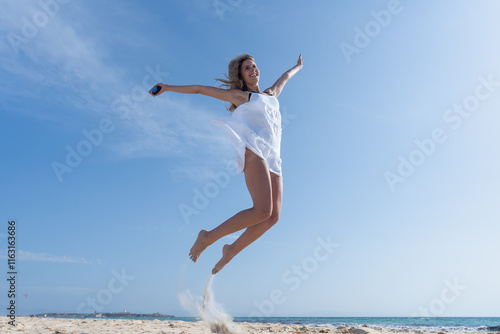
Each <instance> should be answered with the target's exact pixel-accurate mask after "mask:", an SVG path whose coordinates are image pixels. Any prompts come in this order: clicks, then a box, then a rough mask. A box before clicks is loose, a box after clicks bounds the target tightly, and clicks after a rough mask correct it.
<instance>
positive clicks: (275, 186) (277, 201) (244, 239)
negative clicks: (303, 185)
mask: <svg viewBox="0 0 500 334" xmlns="http://www.w3.org/2000/svg"><path fill="white" fill-rule="evenodd" d="M270 175H271V181H272V191H273V213H272V215H271V217H269V218H268V219H267V220H265V221H263V222H260V223H258V224H256V225H253V226H250V227H248V228H247V229H246V231H245V232H244V233H243V234H242V235H241V236H240V237H239V238H238V239H237V240H236V241H235V242H234V243H233V244H232V245H224V248H223V249H222V258H221V259H220V261H219V262H217V264H216V265H215V267H214V269H212V274H214V275H215V274H216V273H218V272H219V271H220V270H221V269H222V268H224V266H225V265H226V264H227V263H228V262H229V261H231V259H232V258H233V257H235V256H236V254H238V253H239V252H241V251H242V250H243V249H244V248H245V247H247V246H248V245H250V244H251V243H252V242H254V241H255V240H257V239H258V238H260V237H261V236H262V235H263V234H264V233H265V232H266V231H267V230H269V229H270V228H271V227H272V226H273V225H274V224H276V222H278V220H279V215H280V211H281V202H282V198H283V180H282V179H281V177H279V176H278V175H276V174H273V173H270Z"/></svg>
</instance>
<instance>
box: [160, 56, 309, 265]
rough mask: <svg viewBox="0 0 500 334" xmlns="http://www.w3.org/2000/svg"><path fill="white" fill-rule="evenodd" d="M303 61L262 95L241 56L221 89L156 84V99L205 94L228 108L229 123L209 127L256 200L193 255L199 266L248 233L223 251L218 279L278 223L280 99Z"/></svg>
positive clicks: (250, 64) (256, 74)
mask: <svg viewBox="0 0 500 334" xmlns="http://www.w3.org/2000/svg"><path fill="white" fill-rule="evenodd" d="M302 63H303V59H302V55H300V56H299V60H298V61H297V65H295V66H294V67H292V68H291V69H289V70H288V71H286V72H285V73H284V74H283V75H282V76H281V77H280V78H279V79H278V80H277V81H276V82H275V83H274V85H272V86H271V87H269V88H267V89H265V90H264V91H263V92H261V91H260V89H259V78H260V71H259V69H258V68H257V64H256V63H255V60H254V59H253V57H252V56H249V55H247V54H243V55H240V56H238V57H236V58H235V59H233V60H231V62H230V63H229V66H228V73H229V75H226V79H227V80H221V79H217V80H219V81H221V82H222V83H223V85H222V86H223V87H226V88H227V89H225V88H216V87H210V86H201V85H185V86H173V85H167V84H163V83H159V84H156V85H155V87H154V88H153V90H155V91H156V90H157V89H158V88H159V89H160V90H159V91H156V94H155V92H153V90H151V91H150V94H151V95H153V96H158V95H160V94H162V93H164V92H176V93H184V94H203V95H207V96H211V97H214V98H216V99H219V100H223V101H226V102H230V103H231V106H230V108H229V111H230V112H232V114H231V116H230V117H224V118H219V119H216V120H213V121H212V122H211V124H215V125H217V126H218V127H220V128H221V129H222V130H223V131H224V132H225V133H226V134H227V135H228V136H229V138H230V139H231V141H232V142H233V144H234V147H235V148H236V151H237V153H236V169H237V172H238V174H239V173H241V172H244V173H245V182H246V185H247V188H248V191H249V192H250V196H251V197H252V201H253V206H252V207H251V208H249V209H246V210H243V211H240V212H238V213H237V214H235V215H234V216H232V217H231V218H229V219H228V220H226V221H225V222H223V223H222V224H220V225H219V226H217V227H216V228H214V229H213V230H211V231H207V230H201V231H200V233H199V234H198V238H197V239H196V241H195V243H194V245H193V247H192V248H191V250H190V252H189V256H190V258H191V260H193V261H194V262H196V261H197V260H198V257H199V256H200V254H201V253H202V252H203V251H204V250H205V249H206V248H207V247H208V246H210V245H211V244H213V243H214V242H216V241H217V240H219V239H220V238H222V237H224V236H226V235H229V234H231V233H234V232H236V231H239V230H242V229H244V228H246V230H245V232H244V233H243V234H242V235H241V236H240V237H239V238H238V239H237V240H236V241H235V242H234V243H233V244H231V245H224V247H223V249H222V258H221V259H220V261H219V262H217V264H216V265H215V267H214V268H213V269H212V274H216V273H218V272H219V271H220V270H221V269H222V268H224V266H225V265H226V264H227V263H228V262H229V261H231V259H232V258H233V257H234V256H236V254H238V253H239V252H241V251H242V250H243V249H244V248H245V247H247V246H248V245H250V244H251V243H252V242H254V241H255V240H257V239H258V238H259V237H260V236H261V235H263V234H264V233H265V232H266V231H267V230H269V229H270V228H271V227H272V226H273V225H274V224H276V222H277V221H278V219H279V215H280V211H281V200H282V196H283V180H282V174H281V158H280V145H281V114H280V111H279V102H278V99H277V97H278V96H279V95H280V94H281V92H282V91H283V87H285V84H286V83H287V82H288V80H290V78H292V77H293V76H294V75H295V74H296V73H297V72H298V71H299V70H301V69H302Z"/></svg>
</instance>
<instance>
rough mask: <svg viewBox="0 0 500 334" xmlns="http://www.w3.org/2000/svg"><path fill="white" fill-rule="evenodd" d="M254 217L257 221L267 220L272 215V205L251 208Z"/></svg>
mask: <svg viewBox="0 0 500 334" xmlns="http://www.w3.org/2000/svg"><path fill="white" fill-rule="evenodd" d="M253 210H254V212H255V216H256V218H257V219H258V220H259V221H264V220H268V219H269V218H270V217H271V216H272V214H273V207H272V205H258V206H254V208H253Z"/></svg>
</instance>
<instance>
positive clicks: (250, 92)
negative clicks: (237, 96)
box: [248, 91, 273, 101]
mask: <svg viewBox="0 0 500 334" xmlns="http://www.w3.org/2000/svg"><path fill="white" fill-rule="evenodd" d="M252 93H257V94H267V95H269V96H273V94H269V93H259V92H254V91H250V94H249V95H248V101H250V97H251V96H252Z"/></svg>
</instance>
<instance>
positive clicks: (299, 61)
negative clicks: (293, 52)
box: [296, 54, 304, 70]
mask: <svg viewBox="0 0 500 334" xmlns="http://www.w3.org/2000/svg"><path fill="white" fill-rule="evenodd" d="M303 63H304V59H302V54H300V55H299V60H297V65H296V66H298V67H299V69H300V70H301V69H302V64H303Z"/></svg>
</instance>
